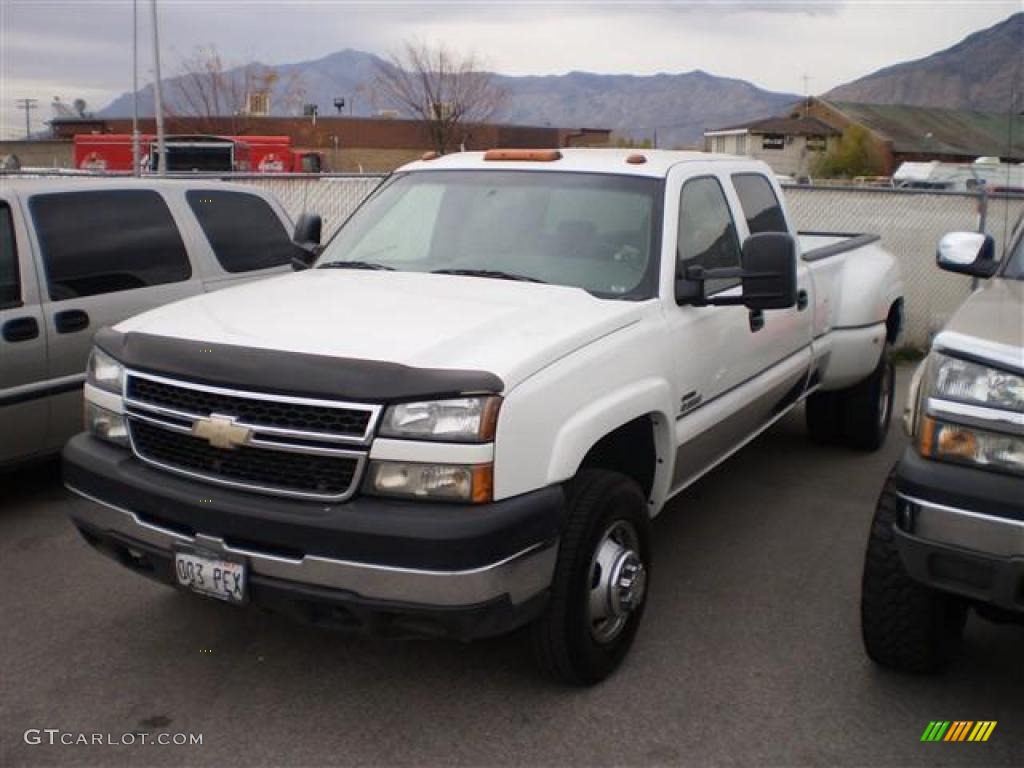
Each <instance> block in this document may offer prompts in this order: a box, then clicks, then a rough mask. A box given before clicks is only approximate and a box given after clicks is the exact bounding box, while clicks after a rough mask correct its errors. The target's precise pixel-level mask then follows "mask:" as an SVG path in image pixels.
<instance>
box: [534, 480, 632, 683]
mask: <svg viewBox="0 0 1024 768" xmlns="http://www.w3.org/2000/svg"><path fill="white" fill-rule="evenodd" d="M566 505H567V520H566V527H565V531H564V533H563V535H562V541H561V545H560V548H559V554H558V563H557V565H556V566H555V575H554V579H553V580H552V585H551V597H550V601H549V603H548V606H547V609H546V610H545V613H544V614H543V615H542V616H541V617H540V618H539V619H538V620H537V621H536V622H535V623H534V624H533V625H532V626H531V627H530V633H531V640H532V643H533V651H534V656H535V658H536V660H537V663H538V665H539V666H540V667H541V669H543V670H544V671H545V672H546V673H548V674H549V675H552V676H553V677H555V678H558V679H560V680H562V681H564V682H567V683H571V684H574V685H593V684H595V683H598V682H600V681H602V680H604V679H605V678H606V677H608V675H610V674H611V673H612V672H614V671H615V669H616V668H617V667H618V666H619V664H620V663H621V662H622V660H623V658H625V656H626V653H627V652H628V651H629V648H630V646H631V645H632V644H633V638H634V637H635V636H636V632H637V629H638V627H639V626H640V622H641V619H642V618H643V613H644V607H645V603H646V601H645V600H644V597H645V596H646V587H647V584H648V583H649V575H650V562H651V548H650V539H651V537H650V524H651V523H650V517H649V516H648V514H647V504H646V502H645V499H644V495H643V492H642V491H641V490H640V487H639V486H638V485H637V484H636V483H635V482H633V481H632V480H630V479H629V478H628V477H626V476H625V475H622V474H619V473H618V472H609V471H606V470H596V469H585V470H582V471H581V472H580V473H579V474H578V475H577V476H576V477H575V478H574V479H573V481H572V482H571V483H570V484H569V486H568V488H567V498H566ZM630 531H632V533H633V534H635V536H633V539H635V541H632V540H631V542H630V543H631V546H629V547H627V548H624V549H623V552H627V551H628V552H634V554H636V555H637V556H638V557H639V561H640V563H641V564H642V566H643V567H642V569H641V570H640V572H639V578H638V579H637V581H636V582H635V584H634V586H635V587H636V594H635V595H633V596H634V597H635V598H637V599H636V600H635V607H634V608H633V609H632V610H630V611H628V612H627V613H626V614H625V616H624V617H621V616H620V617H616V618H615V622H619V621H620V620H621V621H622V623H621V624H619V623H615V624H614V625H613V623H612V620H611V619H609V620H608V622H605V623H602V622H600V621H597V622H595V621H593V620H592V615H591V608H590V598H591V589H592V587H593V585H594V584H595V583H600V582H601V579H602V578H605V574H607V575H608V576H609V577H610V575H611V573H612V572H613V571H617V570H618V569H617V568H615V569H607V570H604V569H602V567H601V565H600V563H596V562H595V558H596V557H597V553H598V550H599V549H601V547H602V545H603V544H605V542H607V541H610V539H609V538H608V537H607V534H609V533H611V534H612V535H613V536H614V535H616V534H617V533H619V532H621V534H622V535H623V536H625V537H626V538H627V539H628V538H629V533H630ZM615 543H616V542H614V541H612V542H611V544H610V545H608V546H609V547H611V550H610V551H614V545H615ZM634 545H635V546H634ZM623 556H624V555H623ZM616 562H617V563H620V562H623V561H622V560H621V559H620V560H617V561H616ZM629 564H630V565H635V561H629ZM631 575H633V574H631ZM595 579H596V581H595ZM608 604H609V605H610V603H608ZM615 627H618V629H617V631H616V632H615V633H614V635H613V636H610V637H608V638H607V639H603V640H602V639H600V638H599V637H598V635H600V634H601V632H602V631H604V632H608V631H610V630H612V629H615Z"/></svg>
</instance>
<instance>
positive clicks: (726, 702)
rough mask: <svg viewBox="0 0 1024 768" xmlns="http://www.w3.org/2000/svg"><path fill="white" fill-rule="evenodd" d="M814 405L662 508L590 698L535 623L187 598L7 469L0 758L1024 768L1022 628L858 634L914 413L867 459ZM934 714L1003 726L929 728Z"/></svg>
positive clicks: (2, 509) (44, 484) (1, 510)
mask: <svg viewBox="0 0 1024 768" xmlns="http://www.w3.org/2000/svg"><path fill="white" fill-rule="evenodd" d="M908 373H909V370H908V369H901V371H900V381H899V392H900V395H901V396H902V395H903V394H904V391H905V388H906V381H907V378H908ZM898 413H900V411H899V410H897V414H898ZM802 416H803V414H802V412H797V413H794V414H791V415H790V416H789V417H787V418H786V419H785V420H784V421H782V422H780V423H779V424H778V425H776V426H775V427H774V428H773V429H772V430H770V431H769V432H768V433H767V434H765V435H764V436H762V437H761V438H760V439H759V440H757V441H756V442H754V443H753V444H752V445H750V446H748V447H747V448H745V449H744V450H743V451H742V452H741V453H740V454H738V455H737V456H736V457H734V458H733V459H732V460H730V461H729V462H727V463H725V464H724V465H722V466H721V467H720V468H718V469H717V470H715V471H714V472H712V473H711V474H710V475H708V476H707V477H705V478H704V479H703V480H702V481H700V482H699V483H698V484H697V485H695V486H694V487H692V488H690V489H689V490H688V491H686V492H685V493H683V494H682V495H681V496H679V497H677V498H676V499H675V500H674V501H673V502H672V503H671V504H670V505H669V507H668V508H667V509H666V510H665V512H664V513H663V514H662V515H661V517H660V518H659V519H658V521H657V523H656V525H655V529H654V530H655V538H656V550H655V562H654V573H653V584H652V591H651V593H650V597H649V599H650V603H649V606H648V611H647V614H646V617H645V623H644V626H643V627H642V628H641V631H640V634H639V637H638V639H637V642H636V644H635V646H634V648H633V652H632V654H631V656H630V657H629V658H628V659H627V661H626V663H625V665H624V666H623V668H622V669H621V670H620V671H619V672H618V673H617V674H616V675H615V676H614V677H613V678H611V679H610V680H608V681H607V682H606V683H604V684H603V685H600V686H598V687H596V688H592V689H588V690H575V689H568V688H563V687H559V686H558V685H556V684H553V683H550V682H548V681H547V680H545V679H543V678H541V677H539V676H538V674H537V673H536V672H535V671H534V669H533V667H532V665H531V661H530V657H529V653H528V649H527V647H526V644H525V643H524V642H523V638H521V637H509V638H501V639H497V640H492V641H487V642H480V643H475V644H470V645H463V644H457V643H454V642H447V641H439V640H430V639H411V640H406V639H400V640H394V639H391V640H380V639H375V638H371V637H367V636H362V635H346V634H337V633H332V632H327V631H323V630H315V629H311V628H308V627H305V626H302V625H296V624H293V623H291V622H289V621H287V620H285V619H282V618H278V617H275V616H272V615H268V614H264V613H260V612H257V611H255V610H244V609H236V608H232V607H229V606H225V605H221V604H219V603H215V602H212V601H208V600H203V599H201V598H195V597H191V596H187V595H184V594H181V593H178V592H176V591H174V590H172V589H169V588H167V587H164V586H161V585H159V584H155V583H153V582H150V581H148V580H146V579H143V578H141V577H138V576H135V575H133V574H131V573H129V572H128V571H126V570H124V569H122V568H121V567H120V566H117V565H115V564H114V563H113V562H112V561H110V560H107V559H106V558H103V557H101V556H99V555H98V554H96V553H95V552H93V551H92V550H91V549H90V548H89V547H88V546H87V545H86V544H85V542H84V541H83V540H82V539H81V538H80V537H79V536H78V534H77V533H76V532H75V531H74V530H73V528H72V526H71V524H70V522H69V521H68V519H67V517H66V512H67V510H68V509H70V508H72V507H73V506H74V505H76V504H83V503H86V502H83V501H79V500H77V499H75V498H73V497H72V496H71V495H70V494H69V493H67V492H65V491H64V490H63V489H62V488H61V485H60V482H59V468H58V467H57V466H56V464H49V465H45V466H41V467H38V468H35V469H32V470H30V471H28V470H27V471H24V472H21V473H18V474H15V475H8V476H0V577H2V587H0V617H2V618H0V681H2V682H0V689H2V694H0V765H3V766H11V765H23V764H55V763H67V764H94V765H100V764H102V765H115V764H116V765H127V764H131V765H170V764H174V765H181V764H188V765H216V766H227V765H245V766H249V765H269V764H273V765H325V764H338V765H381V766H385V765H386V766H391V765H442V764H443V765H513V764H516V765H542V764H543V765H588V766H589V765H613V764H614V765H655V764H658V765H682V764H692V765H709V764H715V765H871V766H880V765H892V766H897V765H899V766H909V765H947V764H948V765H960V764H964V765H1022V764H1024V628H1021V627H1018V626H1009V627H997V626H995V625H992V624H989V623H987V622H985V621H982V620H980V619H978V618H977V617H973V616H972V617H971V619H970V621H969V623H968V627H967V633H966V647H965V652H964V654H963V656H962V657H961V658H960V659H959V661H958V662H957V664H956V665H955V666H954V667H953V668H952V670H951V671H950V672H949V673H947V674H945V675H943V676H940V677H935V678H913V677H904V676H900V675H896V674H891V673H887V672H883V671H881V670H879V669H877V668H875V667H874V666H873V665H872V664H871V663H870V662H869V661H868V660H867V658H866V657H865V656H864V653H863V651H862V649H861V643H860V634H859V632H860V629H859V621H858V605H859V602H858V601H859V587H860V573H861V560H862V554H863V549H864V545H865V541H866V536H867V531H868V527H869V523H870V519H871V514H872V512H873V507H874V501H875V498H876V496H877V493H878V490H879V488H880V487H881V485H882V482H883V480H884V478H885V475H886V472H887V471H888V469H889V467H890V466H891V465H892V464H893V463H894V462H895V460H896V458H897V456H898V455H899V453H900V451H901V450H902V448H903V446H904V444H905V439H904V438H903V434H902V428H901V427H900V426H899V425H898V424H897V422H896V420H894V422H893V427H892V434H891V435H890V439H889V441H888V443H887V445H886V447H885V448H884V450H882V451H880V452H879V453H877V454H868V455H866V454H858V453H855V452H852V451H848V450H845V449H840V448H822V447H820V446H815V445H813V444H811V443H810V442H809V441H808V439H807V437H806V434H805V430H804V426H803V418H802ZM931 720H996V721H998V725H997V727H996V728H995V730H994V732H993V733H992V736H991V738H990V740H989V742H988V743H984V744H973V743H960V744H953V743H921V742H920V738H921V735H922V733H923V731H924V730H925V728H926V726H927V725H928V723H929V721H931ZM29 729H39V730H42V729H60V730H61V731H62V732H68V733H71V734H74V735H76V736H77V734H81V733H84V734H94V733H99V734H103V735H104V740H111V739H112V740H114V741H115V742H116V741H119V740H121V738H122V734H125V733H129V734H137V733H143V732H145V733H148V734H151V737H155V736H156V735H158V734H160V733H164V734H178V733H186V734H202V744H201V745H192V746H175V745H157V744H145V745H143V744H140V743H139V741H138V737H136V743H135V744H132V745H124V744H117V743H115V744H114V745H106V744H103V745H101V744H88V745H82V744H78V745H60V744H59V743H58V744H54V745H50V744H48V743H47V742H46V735H45V734H43V735H42V738H41V739H40V740H42V742H43V743H41V744H29V743H26V739H25V732H26V731H27V730H29ZM108 735H109V738H108Z"/></svg>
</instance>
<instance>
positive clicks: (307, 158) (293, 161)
mask: <svg viewBox="0 0 1024 768" xmlns="http://www.w3.org/2000/svg"><path fill="white" fill-rule="evenodd" d="M291 143H292V140H291V138H290V137H289V136H208V135H202V134H198V135H180V136H167V137H166V138H165V140H164V144H165V147H166V152H167V170H169V171H214V172H221V173H230V172H255V173H322V172H324V171H326V170H327V168H326V164H325V163H324V157H323V153H321V152H318V151H316V150H308V149H294V148H293V147H292V146H291ZM139 153H140V158H141V164H142V170H143V171H144V172H153V171H156V170H158V165H159V162H158V158H157V152H156V136H154V135H152V134H142V135H141V136H140V137H139ZM74 161H75V168H79V169H81V170H92V171H115V172H116V171H124V172H131V170H132V137H131V135H130V134H127V133H88V134H86V133H82V134H78V135H77V136H75V139H74Z"/></svg>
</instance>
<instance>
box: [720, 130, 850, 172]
mask: <svg viewBox="0 0 1024 768" xmlns="http://www.w3.org/2000/svg"><path fill="white" fill-rule="evenodd" d="M764 140H765V137H764V136H762V135H760V134H750V133H746V132H743V133H740V132H736V133H729V134H725V135H718V136H708V137H707V140H706V142H705V148H706V149H707V150H708V151H710V152H724V153H726V154H728V155H741V156H745V157H752V158H754V159H755V160H761V161H763V162H765V163H768V165H769V166H771V169H772V170H773V171H775V173H778V174H781V175H784V176H793V177H797V176H811V175H813V169H814V164H815V163H816V162H817V160H818V158H820V157H821V156H822V155H823V154H824V150H814V149H808V146H807V137H806V136H786V137H785V138H784V139H783V142H784V143H783V146H782V148H781V149H771V148H769V149H766V148H765V146H764ZM833 141H834V139H829V140H828V143H827V144H826V147H829V146H831V145H832V142H833Z"/></svg>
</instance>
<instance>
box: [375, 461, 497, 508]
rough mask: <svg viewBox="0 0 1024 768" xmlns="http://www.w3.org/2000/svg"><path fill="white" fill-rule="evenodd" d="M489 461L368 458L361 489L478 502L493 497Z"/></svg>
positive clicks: (389, 494)
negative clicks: (414, 460) (416, 460)
mask: <svg viewBox="0 0 1024 768" xmlns="http://www.w3.org/2000/svg"><path fill="white" fill-rule="evenodd" d="M493 476H494V474H493V468H492V465H490V464H477V465H468V466H467V465H459V464H419V463H414V462H407V461H371V462H370V470H369V472H367V474H366V481H365V486H364V489H365V491H366V492H367V493H372V494H375V495H377V496H398V497H404V498H410V499H438V500H441V501H463V502H472V503H474V504H481V503H484V502H488V501H491V499H492V498H493V496H494V494H493V485H494V482H493Z"/></svg>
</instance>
